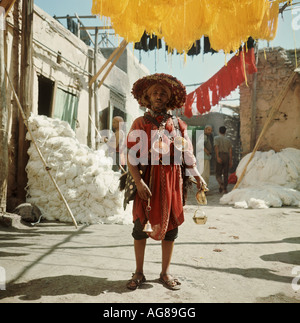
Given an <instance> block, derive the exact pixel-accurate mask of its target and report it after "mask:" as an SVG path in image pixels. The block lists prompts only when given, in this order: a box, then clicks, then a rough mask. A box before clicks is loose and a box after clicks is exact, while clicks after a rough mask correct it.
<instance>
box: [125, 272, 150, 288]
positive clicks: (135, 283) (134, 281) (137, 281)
mask: <svg viewBox="0 0 300 323" xmlns="http://www.w3.org/2000/svg"><path fill="white" fill-rule="evenodd" d="M134 275H137V276H142V279H138V278H136V279H133V277H134ZM145 281H146V277H145V276H144V274H143V273H133V274H132V278H131V279H130V280H129V281H128V283H127V284H126V287H127V288H128V289H130V290H136V289H137V288H138V287H140V286H141V285H142V284H143V283H145Z"/></svg>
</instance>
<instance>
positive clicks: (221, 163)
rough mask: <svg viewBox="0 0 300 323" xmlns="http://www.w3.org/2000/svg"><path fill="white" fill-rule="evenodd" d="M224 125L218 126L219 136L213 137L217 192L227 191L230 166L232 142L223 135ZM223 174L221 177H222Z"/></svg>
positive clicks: (224, 132)
mask: <svg viewBox="0 0 300 323" xmlns="http://www.w3.org/2000/svg"><path fill="white" fill-rule="evenodd" d="M225 134H226V127H224V126H222V127H220V128H219V136H216V137H215V139H214V147H215V153H216V161H217V162H216V179H217V181H218V183H219V192H220V193H222V192H223V193H227V185H228V172H229V169H230V168H231V167H232V144H231V141H230V140H229V139H228V138H227V137H226V136H225ZM222 176H223V179H222Z"/></svg>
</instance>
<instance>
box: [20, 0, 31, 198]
mask: <svg viewBox="0 0 300 323" xmlns="http://www.w3.org/2000/svg"><path fill="white" fill-rule="evenodd" d="M33 8H34V1H33V0H26V1H23V6H22V36H21V39H22V48H21V79H20V98H21V105H22V107H23V109H24V112H25V115H26V117H28V116H29V114H30V112H31V111H32V98H33V84H32V82H33V67H32V65H33V64H32V60H33V57H32V55H33V46H32V42H33V41H32V40H33ZM25 136H26V127H25V125H24V122H22V118H21V116H20V115H19V143H18V167H17V170H18V173H17V174H18V175H17V176H18V178H17V183H18V193H17V196H18V199H19V202H25V201H26V191H25V188H26V186H27V174H26V171H25V168H26V165H27V162H28V154H27V150H28V148H29V143H28V142H27V141H26V140H25Z"/></svg>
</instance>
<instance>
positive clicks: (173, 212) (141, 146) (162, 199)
mask: <svg viewBox="0 0 300 323" xmlns="http://www.w3.org/2000/svg"><path fill="white" fill-rule="evenodd" d="M156 120H157V121H158V122H159V123H160V122H161V120H162V119H161V118H156ZM178 124H179V128H180V131H181V133H182V134H184V133H185V131H186V129H187V125H186V124H185V123H184V122H183V121H182V120H180V119H178ZM165 129H166V131H167V132H168V133H169V134H170V135H171V136H174V137H175V136H176V130H175V127H174V124H173V121H172V118H169V119H168V120H167V123H166V127H165ZM134 130H143V131H144V132H145V134H146V135H147V142H145V140H144V141H143V138H144V139H145V138H146V137H145V136H144V135H143V136H142V139H141V141H140V142H138V141H139V140H132V138H131V134H134V132H133V131H134ZM151 131H152V133H151ZM154 131H157V127H156V126H155V125H154V124H153V123H152V122H150V121H148V120H147V119H145V118H144V117H139V118H137V119H136V120H135V121H134V122H133V124H132V127H131V129H130V131H129V133H128V137H127V147H128V151H129V154H133V155H135V154H136V156H137V157H139V158H143V157H144V158H147V159H149V149H150V147H151V137H153V132H154ZM133 137H134V138H136V135H133ZM185 139H187V140H188V142H189V152H188V153H187V154H185V156H184V157H185V161H186V163H188V164H190V163H194V162H195V161H196V159H195V157H194V155H193V148H192V144H191V141H190V140H189V139H188V136H187V134H186V135H185ZM137 142H138V144H137ZM131 149H132V151H131ZM138 151H139V153H138ZM170 152H171V153H170V155H171V157H170V159H171V160H172V157H174V149H173V145H172V144H171V145H170ZM150 159H151V158H150ZM152 164H154V163H153V161H152ZM151 170H152V174H151V183H150V172H151ZM144 181H145V183H146V184H147V185H148V186H149V188H150V190H151V193H152V197H151V202H150V205H151V211H150V212H149V221H150V223H151V226H152V229H153V232H152V233H151V234H149V236H150V237H151V238H153V239H155V240H163V239H164V237H165V234H166V233H167V232H168V231H170V230H172V229H174V228H176V227H178V226H179V225H181V224H182V223H183V222H184V213H183V177H182V170H181V165H179V164H177V165H175V164H174V163H172V162H171V163H169V164H167V165H162V164H161V163H156V165H149V166H148V167H147V170H146V173H145V177H144ZM147 205H148V203H147V201H144V200H142V199H141V198H140V197H139V195H138V193H137V194H136V196H135V200H134V202H133V210H132V211H133V222H134V221H135V220H137V219H140V222H141V223H142V224H145V223H146V222H147V218H146V207H147Z"/></svg>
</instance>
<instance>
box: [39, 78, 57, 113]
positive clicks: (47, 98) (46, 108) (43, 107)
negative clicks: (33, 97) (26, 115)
mask: <svg viewBox="0 0 300 323" xmlns="http://www.w3.org/2000/svg"><path fill="white" fill-rule="evenodd" d="M38 80H39V99H38V114H39V115H44V116H47V117H51V116H52V102H53V91H54V82H53V81H51V80H50V79H48V78H46V77H44V76H42V75H39V76H38Z"/></svg>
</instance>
